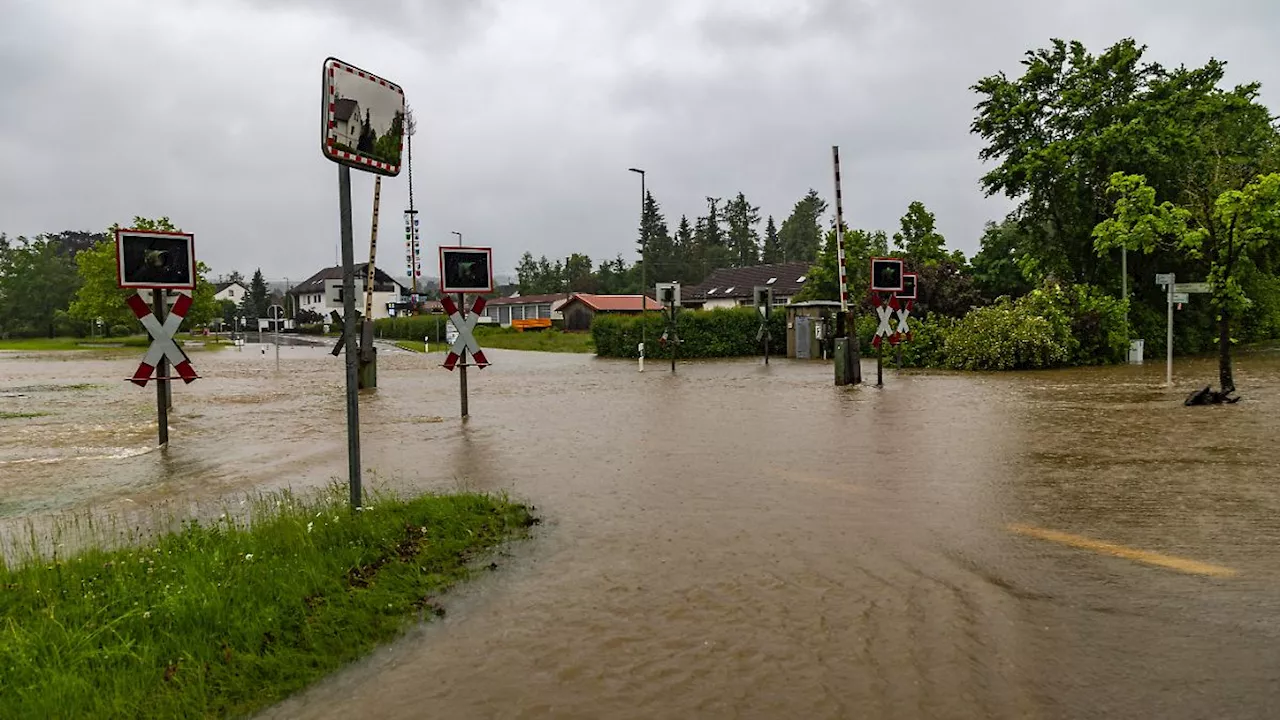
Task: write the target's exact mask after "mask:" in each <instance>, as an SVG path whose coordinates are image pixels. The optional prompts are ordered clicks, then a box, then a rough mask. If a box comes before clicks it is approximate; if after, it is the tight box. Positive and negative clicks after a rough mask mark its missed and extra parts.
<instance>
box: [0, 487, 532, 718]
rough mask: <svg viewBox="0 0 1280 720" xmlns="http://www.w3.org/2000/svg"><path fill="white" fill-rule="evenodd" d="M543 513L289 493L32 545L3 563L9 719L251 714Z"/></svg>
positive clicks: (418, 605) (1, 651)
mask: <svg viewBox="0 0 1280 720" xmlns="http://www.w3.org/2000/svg"><path fill="white" fill-rule="evenodd" d="M534 522H536V521H535V520H534V519H533V518H532V517H531V516H530V514H529V512H528V509H527V508H525V507H524V506H522V505H517V504H513V503H510V502H507V501H505V500H503V499H498V498H493V497H490V496H485V495H476V494H461V495H450V496H427V497H420V498H417V499H413V500H398V499H389V498H381V499H378V500H375V502H374V504H373V507H371V508H368V509H366V510H365V511H362V512H360V513H352V512H350V511H349V510H347V509H346V508H344V507H343V506H342V505H341V503H340V502H339V501H338V500H337V499H333V500H319V501H311V502H304V501H299V500H297V499H294V498H291V497H288V496H284V497H283V498H281V499H279V500H274V501H265V502H263V503H260V508H259V510H258V512H257V513H255V519H254V520H253V522H252V523H251V524H241V523H237V522H234V521H231V520H227V519H225V516H224V519H221V520H218V521H215V522H212V523H204V524H200V523H197V522H194V521H191V522H188V523H187V524H186V525H185V526H184V527H183V528H182V529H181V530H180V531H175V532H172V533H169V534H166V535H164V536H161V537H160V538H158V539H157V540H156V541H154V542H153V543H151V544H149V545H146V546H144V547H132V548H127V549H119V550H110V551H106V550H89V551H85V552H80V553H78V554H75V555H73V556H71V557H65V558H62V557H57V556H56V555H55V556H54V557H53V559H38V555H36V554H35V553H36V552H37V551H38V548H35V547H33V548H32V549H31V550H30V553H31V554H29V555H28V559H27V560H25V561H23V562H20V563H18V564H16V565H14V566H8V567H6V566H5V565H4V564H3V562H2V561H0V590H2V591H3V592H0V634H2V635H3V637H4V639H3V642H0V668H3V677H4V691H3V692H0V717H5V718H10V717H15V718H16V717H164V718H169V717H225V716H228V715H235V716H239V715H244V714H247V713H250V712H252V711H254V710H256V709H259V708H262V707H265V706H267V705H269V704H271V703H274V702H276V701H278V700H280V699H282V698H284V697H285V696H287V695H289V694H290V693H293V692H295V691H297V690H299V689H301V688H303V687H305V686H306V685H308V684H309V683H311V682H313V681H315V680H316V679H318V678H320V677H322V676H324V675H325V674H327V673H329V672H331V671H333V670H335V669H337V668H339V667H340V666H342V665H343V664H345V663H347V662H350V661H352V660H354V659H356V658H358V657H360V656H361V655H363V654H365V653H366V652H368V651H369V650H370V649H371V648H373V647H374V646H375V645H377V644H379V643H382V642H385V641H387V640H389V639H392V638H394V637H395V636H396V635H398V634H399V633H400V632H401V631H402V630H403V629H404V628H405V627H406V626H407V625H409V624H410V623H413V622H415V621H417V620H419V619H421V618H429V617H431V616H432V615H435V614H442V613H443V610H442V609H440V608H439V606H438V605H436V604H435V601H434V599H433V597H434V595H435V593H438V592H440V591H442V590H444V589H445V588H447V587H448V586H450V585H452V584H454V583H455V582H457V581H459V580H462V579H464V578H465V577H466V576H467V574H468V561H469V560H470V559H471V558H472V556H473V555H474V554H475V553H477V552H481V551H484V550H486V549H489V548H493V547H495V546H497V545H498V544H499V543H501V542H502V541H504V540H505V539H507V538H509V537H512V536H514V535H517V534H519V533H521V532H522V531H524V529H525V528H527V527H529V526H530V525H532V524H533V523H534ZM32 544H33V546H34V545H35V541H34V539H33V540H32Z"/></svg>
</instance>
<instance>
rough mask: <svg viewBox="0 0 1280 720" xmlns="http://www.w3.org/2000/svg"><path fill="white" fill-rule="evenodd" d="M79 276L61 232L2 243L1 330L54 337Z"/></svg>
mask: <svg viewBox="0 0 1280 720" xmlns="http://www.w3.org/2000/svg"><path fill="white" fill-rule="evenodd" d="M78 282H79V280H78V277H77V275H76V269H75V264H74V262H73V261H72V259H71V255H70V252H69V251H68V249H67V248H66V247H64V245H63V242H62V241H61V240H60V239H58V236H52V235H42V236H40V237H38V238H36V239H34V240H27V239H26V238H18V243H17V244H10V243H8V242H7V241H6V242H5V243H4V245H3V246H0V331H3V332H5V333H14V334H19V335H45V336H47V337H54V335H56V334H57V331H58V327H57V325H58V323H57V322H56V320H57V319H58V318H59V317H60V316H61V315H62V314H64V313H65V311H66V309H67V306H68V305H69V304H70V302H71V298H72V297H73V296H74V295H75V292H76V285H77V284H78Z"/></svg>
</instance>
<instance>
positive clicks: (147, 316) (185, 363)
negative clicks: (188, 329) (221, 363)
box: [128, 294, 200, 387]
mask: <svg viewBox="0 0 1280 720" xmlns="http://www.w3.org/2000/svg"><path fill="white" fill-rule="evenodd" d="M128 303H129V309H130V310H133V314H134V315H136V316H137V317H138V321H139V322H141V323H142V326H143V327H144V328H146V329H147V333H148V334H149V335H151V347H150V348H148V349H147V354H146V355H144V356H143V358H142V362H141V363H140V364H139V365H138V370H137V372H135V373H134V374H133V377H131V378H129V382H132V383H133V384H135V385H137V386H138V387H146V386H147V382H148V381H150V380H151V374H152V373H154V372H155V371H156V367H157V366H158V365H159V364H160V359H161V358H167V359H168V360H169V362H171V363H173V369H174V370H175V371H177V373H178V377H180V378H182V381H183V382H184V383H187V384H190V383H192V382H195V380H196V379H197V378H199V377H200V376H199V375H197V374H196V371H195V368H193V367H191V360H190V358H188V357H187V354H186V353H185V352H183V351H182V348H180V347H178V344H177V343H176V342H174V341H173V336H174V334H175V333H177V332H178V326H180V325H182V320H183V319H184V318H185V317H186V315H187V311H189V310H190V309H191V296H190V295H185V294H182V295H179V296H178V299H177V301H176V302H175V303H174V304H173V309H172V310H171V311H170V312H169V316H168V317H166V318H165V319H164V323H161V322H160V320H158V319H157V318H156V316H155V314H153V313H152V312H151V308H149V307H147V302H146V301H145V300H143V299H142V296H141V295H131V296H130V297H129V300H128ZM156 379H157V380H160V381H164V380H169V379H170V378H156Z"/></svg>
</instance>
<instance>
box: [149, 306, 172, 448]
mask: <svg viewBox="0 0 1280 720" xmlns="http://www.w3.org/2000/svg"><path fill="white" fill-rule="evenodd" d="M151 306H152V308H151V312H152V313H153V314H154V315H155V316H156V320H157V321H159V322H160V324H161V325H163V324H164V317H165V306H164V291H163V290H152V291H151ZM168 376H169V359H168V358H167V357H165V356H164V355H161V356H160V363H159V364H158V365H156V377H157V378H159V379H157V380H156V425H157V427H158V428H159V431H160V446H161V447H164V446H165V445H168V444H169V381H168V380H165V379H164V378H167V377H168Z"/></svg>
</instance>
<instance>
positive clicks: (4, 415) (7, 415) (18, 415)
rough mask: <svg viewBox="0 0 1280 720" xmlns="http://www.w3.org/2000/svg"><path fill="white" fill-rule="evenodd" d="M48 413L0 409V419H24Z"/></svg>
mask: <svg viewBox="0 0 1280 720" xmlns="http://www.w3.org/2000/svg"><path fill="white" fill-rule="evenodd" d="M48 414H49V413H43V412H3V411H0V420H25V419H27V418H38V417H44V416H46V415H48Z"/></svg>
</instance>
